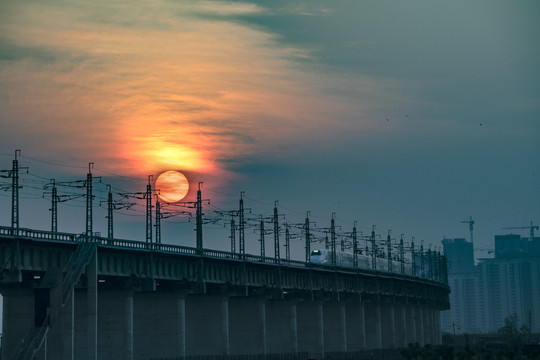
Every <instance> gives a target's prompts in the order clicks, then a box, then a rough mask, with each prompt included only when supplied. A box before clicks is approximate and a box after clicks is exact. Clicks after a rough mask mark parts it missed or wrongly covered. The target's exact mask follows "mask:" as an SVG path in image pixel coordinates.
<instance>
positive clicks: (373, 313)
mask: <svg viewBox="0 0 540 360" xmlns="http://www.w3.org/2000/svg"><path fill="white" fill-rule="evenodd" d="M365 324H366V348H367V349H381V348H382V329H381V306H380V305H379V304H378V303H366V304H365Z"/></svg>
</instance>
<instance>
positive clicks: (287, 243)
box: [285, 224, 291, 261]
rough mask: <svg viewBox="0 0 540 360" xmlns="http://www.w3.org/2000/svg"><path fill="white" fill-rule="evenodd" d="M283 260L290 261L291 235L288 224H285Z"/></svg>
mask: <svg viewBox="0 0 540 360" xmlns="http://www.w3.org/2000/svg"><path fill="white" fill-rule="evenodd" d="M285 259H286V260H287V261H289V260H291V234H290V233H289V224H285Z"/></svg>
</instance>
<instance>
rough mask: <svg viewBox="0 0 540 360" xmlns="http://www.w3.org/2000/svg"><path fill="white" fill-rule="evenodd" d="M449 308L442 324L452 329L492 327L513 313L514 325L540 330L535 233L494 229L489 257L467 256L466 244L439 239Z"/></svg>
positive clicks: (539, 256)
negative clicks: (524, 235) (492, 252)
mask: <svg viewBox="0 0 540 360" xmlns="http://www.w3.org/2000/svg"><path fill="white" fill-rule="evenodd" d="M442 242H443V246H444V253H445V255H446V256H447V258H448V284H449V286H450V289H451V293H450V310H447V311H445V312H443V313H442V314H441V322H442V324H441V325H442V329H443V331H446V332H450V333H452V332H454V333H487V332H495V331H497V329H499V328H500V327H502V326H504V319H505V318H506V317H508V316H510V315H513V314H516V315H517V316H518V317H519V319H520V325H526V326H527V327H531V329H532V331H533V332H534V331H540V307H539V306H538V304H540V238H538V237H535V238H533V239H528V238H522V237H521V236H519V235H513V234H510V235H496V236H495V258H492V259H479V261H478V264H477V265H476V266H475V265H471V264H472V262H473V260H472V258H473V256H474V254H473V249H472V244H471V243H468V242H467V241H465V240H464V239H444V240H443V241H442Z"/></svg>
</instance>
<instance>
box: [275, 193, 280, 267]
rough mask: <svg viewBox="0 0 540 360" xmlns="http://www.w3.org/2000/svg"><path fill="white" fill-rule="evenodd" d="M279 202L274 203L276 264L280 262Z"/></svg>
mask: <svg viewBox="0 0 540 360" xmlns="http://www.w3.org/2000/svg"><path fill="white" fill-rule="evenodd" d="M277 204H278V202H277V201H275V202H274V259H276V262H279V258H280V256H279V223H278V211H277Z"/></svg>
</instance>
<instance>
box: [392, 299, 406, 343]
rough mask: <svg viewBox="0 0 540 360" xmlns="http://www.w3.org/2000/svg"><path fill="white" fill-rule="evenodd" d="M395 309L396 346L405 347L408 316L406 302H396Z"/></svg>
mask: <svg viewBox="0 0 540 360" xmlns="http://www.w3.org/2000/svg"><path fill="white" fill-rule="evenodd" d="M394 306H395V309H394V316H395V318H394V323H395V327H396V336H395V339H396V347H397V348H404V347H407V331H409V329H407V316H406V309H405V305H404V304H395V305H394Z"/></svg>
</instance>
